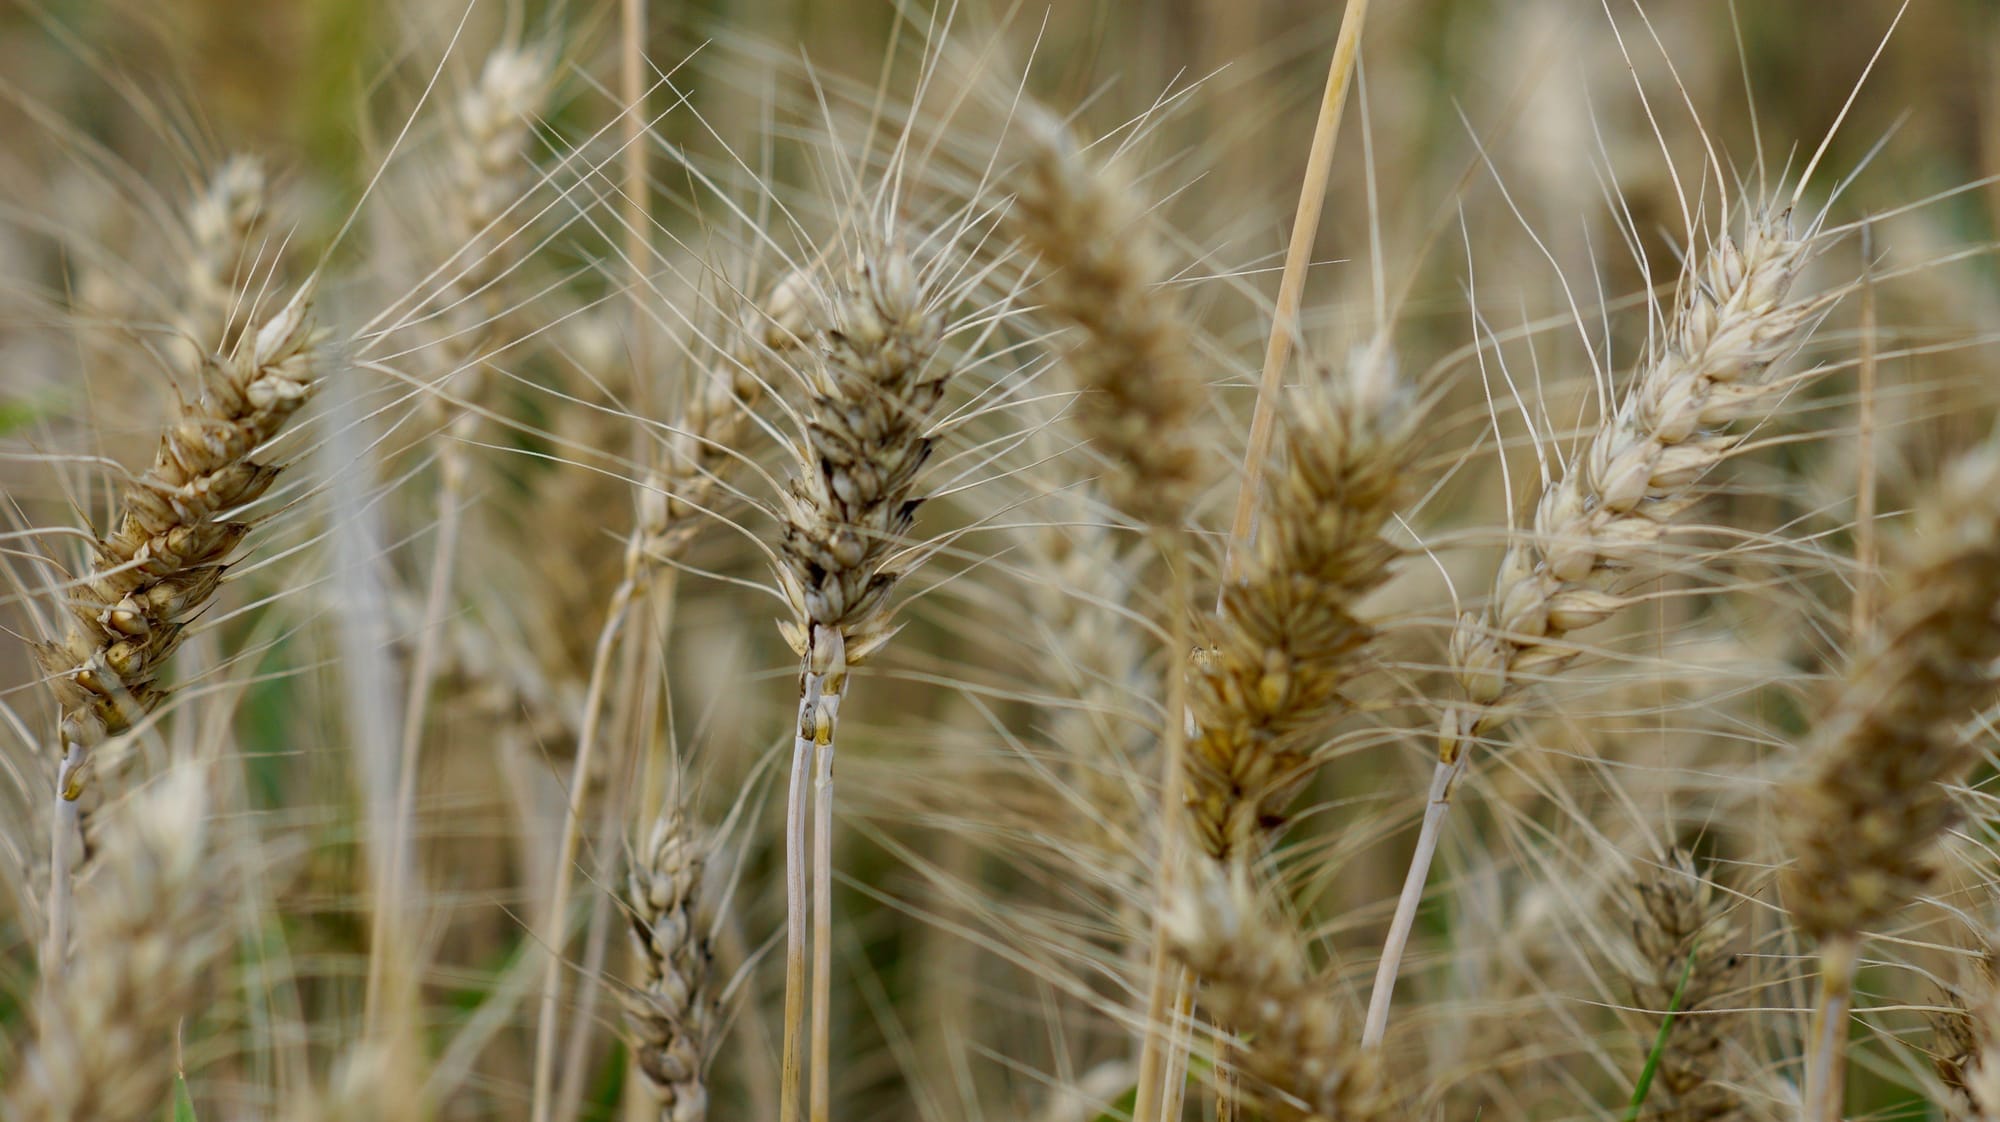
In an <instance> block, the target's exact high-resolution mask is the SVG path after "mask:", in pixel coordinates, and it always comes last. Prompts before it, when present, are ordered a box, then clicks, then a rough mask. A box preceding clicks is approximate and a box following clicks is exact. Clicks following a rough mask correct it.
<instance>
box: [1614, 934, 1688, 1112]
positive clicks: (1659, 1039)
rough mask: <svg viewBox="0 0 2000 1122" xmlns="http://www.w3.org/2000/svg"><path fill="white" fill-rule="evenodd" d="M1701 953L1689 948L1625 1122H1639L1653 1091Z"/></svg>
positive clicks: (1634, 1088) (1629, 1104)
mask: <svg viewBox="0 0 2000 1122" xmlns="http://www.w3.org/2000/svg"><path fill="white" fill-rule="evenodd" d="M1700 953H1701V946H1700V945H1699V944H1696V945H1695V946H1692V947H1689V948H1688V960H1687V965H1686V966H1683V967H1681V980H1680V983H1679V984H1678V985H1676V986H1675V987H1674V996H1673V997H1672V998H1671V999H1669V1000H1668V1002H1667V1015H1666V1016H1664V1017H1662V1018H1660V1031H1659V1032H1658V1033H1656V1034H1655V1035H1654V1036H1653V1050H1652V1051H1651V1052H1648V1053H1647V1054H1646V1066H1645V1067H1643V1068H1640V1069H1639V1082H1637V1083H1636V1084H1634V1085H1633V1087H1632V1101H1631V1102H1628V1103H1626V1104H1625V1122H1638V1118H1639V1108H1640V1107H1642V1106H1645V1105H1646V1093H1647V1092H1648V1091H1651V1090H1652V1089H1653V1076H1654V1075H1655V1074H1657V1073H1658V1072H1659V1070H1660V1057H1661V1056H1662V1055H1664V1054H1665V1053H1666V1051H1667V1034H1668V1033H1670V1032H1672V1031H1674V1014H1676V1013H1678V1012H1680V1008H1681V998H1682V997H1684V996H1686V995H1687V988H1688V979H1689V978H1692V977H1694V958H1695V955H1697V954H1700Z"/></svg>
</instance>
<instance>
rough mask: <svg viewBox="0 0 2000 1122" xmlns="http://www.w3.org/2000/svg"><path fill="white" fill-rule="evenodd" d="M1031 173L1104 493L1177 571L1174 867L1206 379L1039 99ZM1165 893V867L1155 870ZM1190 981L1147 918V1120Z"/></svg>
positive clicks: (1025, 200) (1020, 206)
mask: <svg viewBox="0 0 2000 1122" xmlns="http://www.w3.org/2000/svg"><path fill="white" fill-rule="evenodd" d="M1023 123H1024V132H1025V134H1026V137H1027V153H1026V158H1025V167H1024V171H1025V176H1024V181H1023V185H1022V188H1021V191H1020V194H1019V196H1018V197H1017V198H1016V199H1015V200H1014V206H1013V208H1012V209H1011V210H1010V212H1009V216H1008V217H1009V221H1010V223H1011V224H1012V228H1013V229H1014V231H1015V232H1016V234H1017V236H1018V237H1019V238H1020V239H1021V241H1022V242H1023V244H1025V245H1026V246H1027V247H1028V249H1030V250H1031V251H1033V252H1034V253H1035V254H1036V255H1037V257H1038V260H1039V263H1040V265H1041V267H1042V269H1043V270H1044V275H1043V276H1042V278H1041V280H1040V282H1039V284H1038V285H1037V286H1036V289H1035V292H1036V294H1037V295H1038V296H1039V297H1040V298H1041V299H1042V300H1043V302H1044V307H1045V308H1046V309H1047V310H1048V311H1049V312H1050V313H1051V314H1053V315H1054V316H1055V317H1056V318H1057V319H1059V320H1061V321H1063V322H1064V323H1067V324H1069V325H1071V326H1073V327H1074V328H1076V329H1077V336H1078V338H1077V340H1076V342H1075V344H1074V345H1073V346H1072V347H1071V348H1070V349H1069V351H1068V353H1067V354H1066V356H1065V360H1066V365H1067V367H1068V369H1069V372H1070V375H1071V377H1072V378H1073V379H1074V381H1075V383H1076V385H1077V388H1078V389H1079V390H1080V391H1081V393H1080V394H1079V396H1078V398H1077V402H1076V410H1075V412H1076V423H1077V427H1078V428H1079V430H1080V431H1081V432H1082V433H1083V435H1084V436H1085V438H1086V439H1088V441H1089V442H1090V446H1091V447H1092V448H1093V449H1094V450H1095V451H1096V452H1097V454H1098V455H1099V456H1100V457H1101V458H1102V459H1103V460H1104V462H1105V475H1104V479H1103V487H1104V491H1105V494H1106V496H1107V497H1108V498H1109V499H1110V501H1111V504H1112V505H1113V506H1114V507H1116V508H1117V509H1119V510H1121V511H1123V512H1124V513H1125V514H1126V515H1127V516H1128V517H1131V518H1133V519H1134V520H1136V521H1138V522H1140V523H1141V524H1142V525H1145V526H1147V527H1149V528H1150V529H1151V530H1152V532H1153V537H1154V540H1155V543H1156V546H1157V548H1158V550H1159V553H1160V555H1161V558H1162V560H1163V562H1164V563H1165V565H1166V566H1167V568H1168V570H1169V573H1170V576H1171V579H1172V581H1173V582H1174V585H1175V589H1174V594H1173V595H1172V596H1170V597H1169V598H1168V601H1167V602H1168V603H1169V604H1170V605H1172V608H1171V610H1172V612H1173V620H1172V626H1171V627H1170V628H1169V629H1168V630H1169V638H1168V641H1167V659H1166V665H1167V667H1168V669H1167V674H1168V675H1169V677H1168V679H1167V690H1166V694H1167V699H1166V700H1167V709H1166V713H1165V714H1164V717H1163V728H1162V730H1161V732H1162V735H1161V746H1162V751H1161V752H1160V768H1161V778H1160V808H1161V814H1160V815H1159V828H1160V846H1161V849H1160V854H1161V856H1160V858H1159V860H1158V863H1157V865H1156V868H1159V869H1162V870H1165V869H1167V868H1169V867H1171V864H1172V862H1171V858H1170V856H1169V855H1170V853H1171V851H1172V847H1173V846H1174V845H1175V844H1176V829H1175V823H1174V817H1175V815H1174V813H1173V811H1174V808H1175V807H1176V806H1177V805H1178V804H1179V802H1180V798H1181V796H1180V786H1181V772H1182V770H1183V763H1182V757H1183V756H1184V755H1185V750H1184V743H1183V742H1184V740H1185V738H1186V733H1185V716H1184V714H1185V712H1186V707H1187V690H1188V683H1187V675H1186V673H1185V671H1184V669H1183V662H1184V659H1185V657H1186V651H1187V649H1188V647H1189V633H1188V623H1187V613H1186V611H1185V610H1184V605H1185V603H1186V600H1187V596H1186V585H1187V580H1188V575H1187V565H1186V561H1187V558H1186V552H1187V543H1186V535H1185V532H1184V524H1185V522H1186V519H1187V509H1188V505H1189V504H1190V503H1191V502H1192V501H1193V499H1194V496H1195V494H1196V493H1197V491H1198V490H1199V489H1200V486H1201V483H1202V481H1203V477H1204V475H1205V474H1206V473H1205V472H1204V471H1203V467H1202V465H1203V462H1204V461H1203V459H1202V457H1201V456H1200V455H1199V447H1198V444H1197V441H1196V439H1195V435H1196V429H1195V422H1196V420H1197V418H1198V416H1199V414H1200V412H1201V409H1202V406H1203V389H1202V385H1201V382H1200V381H1199V380H1198V379H1197V378H1196V377H1195V375H1194V372H1193V370H1192V369H1191V368H1190V367H1189V365H1188V353H1189V348H1190V343H1191V338H1190V334H1189V331H1188V328H1187V324H1186V321H1185V319H1184V318H1183V315H1182V312H1181V309H1180V307H1179V304H1178V303H1177V302H1176V301H1174V300H1173V299H1172V298H1171V297H1169V296H1168V295H1167V294H1166V292H1165V291H1164V290H1163V289H1162V287H1161V282H1162V281H1163V280H1164V279H1165V267H1164V264H1163V262H1162V260H1161V258H1160V256H1159V253H1158V251H1157V250H1156V249H1155V247H1154V245H1153V243H1152V240H1151V238H1150V237H1148V236H1147V234H1146V232H1145V229H1144V226H1143V219H1144V210H1143V208H1142V207H1141V205H1140V203H1139V199H1138V196H1137V195H1136V193H1135V192H1133V191H1132V189H1131V188H1130V187H1129V186H1128V185H1126V184H1125V183H1124V182H1123V181H1121V180H1120V179H1119V178H1118V177H1117V176H1115V175H1113V174H1112V173H1111V172H1110V171H1109V170H1108V169H1106V168H1102V167H1097V166H1093V165H1091V164H1090V163H1088V162H1087V161H1085V160H1084V159H1083V157H1082V154H1081V153H1079V152H1078V151H1077V149H1076V146H1075V144H1074V143H1073V142H1072V141H1071V140H1070V138H1069V136H1068V134H1067V133H1066V132H1065V131H1064V130H1063V128H1062V127H1061V125H1060V124H1059V123H1057V122H1056V121H1055V120H1053V119H1052V118H1050V117H1049V116H1048V115H1047V114H1045V113H1043V112H1042V111H1040V110H1036V109H1030V110H1029V111H1028V112H1026V113H1025V114H1024V115H1023ZM1157 879H1158V880H1159V892H1160V893H1161V897H1162V900H1163V901H1164V898H1165V894H1166V893H1167V891H1168V887H1167V883H1166V881H1167V878H1166V877H1165V876H1164V875H1161V876H1159V877H1158V878H1157ZM1185 993H1186V982H1185V979H1183V978H1182V977H1180V971H1179V968H1178V967H1177V966H1174V965H1173V964H1172V963H1171V962H1170V961H1169V959H1168V956H1167V953H1166V943H1165V936H1164V934H1163V933H1162V931H1161V930H1160V929H1159V927H1158V925H1157V923H1156V925H1155V933H1154V938H1153V953H1152V963H1151V980H1150V982H1149V985H1148V990H1147V999H1146V1006H1147V1024H1146V1030H1145V1038H1144V1043H1143V1044H1142V1045H1141V1050H1140V1060H1139V1076H1138V1078H1139V1097H1138V1101H1137V1103H1136V1104H1135V1105H1134V1117H1135V1118H1137V1119H1139V1120H1140V1122H1155V1120H1156V1119H1157V1118H1159V1117H1162V1116H1163V1114H1164V1105H1165V1100H1166V1099H1168V1098H1170V1097H1171V1096H1172V1094H1173V1093H1175V1091H1177V1089H1178V1087H1179V1085H1180V1079H1179V1076H1178V1074H1177V1073H1176V1071H1175V1070H1174V1069H1175V1068H1177V1067H1178V1063H1177V1059H1176V1058H1175V1057H1170V1056H1168V1055H1166V1054H1165V1053H1164V1052H1163V1051H1162V1044H1163V1041H1162V1028H1163V1026H1164V1025H1165V1024H1166V1018H1167V1012H1168V1008H1169V1006H1170V1005H1171V1006H1176V1007H1178V1006H1180V1005H1182V1004H1184V1003H1185Z"/></svg>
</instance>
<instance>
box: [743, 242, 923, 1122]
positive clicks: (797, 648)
mask: <svg viewBox="0 0 2000 1122" xmlns="http://www.w3.org/2000/svg"><path fill="white" fill-rule="evenodd" d="M943 333H944V318H943V316H942V314H941V313H940V312H939V310H938V309H937V308H935V307H934V306H933V304H932V299H931V294H930V292H929V290H928V288H927V286H926V283H925V278H924V277H923V276H922V275H921V274H920V273H919V272H918V269H917V267H916V265H915V264H914V263H913V262H912V261H911V260H910V259H909V257H908V256H907V255H905V254H904V252H903V251H902V250H901V249H899V248H896V247H894V246H884V247H881V248H879V249H877V250H875V251H873V252H870V253H867V254H866V255H864V256H863V257H862V258H861V259H860V261H859V263H858V264H857V266H856V267H855V269H854V270H853V273H852V275H850V276H849V277H848V278H847V279H846V282H845V283H844V284H843V285H842V286H841V287H840V288H839V290H838V291H837V292H836V293H835V295H834V297H833V300H832V302H831V307H830V308H828V309H827V315H826V319H825V327H824V331H823V332H822V336H821V340H822V345H821V351H820V355H819V361H818V363H817V364H816V365H815V366H813V367H812V368H811V369H810V372H809V373H810V376H811V381H812V385H811V390H812V400H811V402H810V403H809V406H808V413H807V422H806V426H805V438H804V441H803V444H802V446H801V447H799V448H798V449H797V452H798V458H799V464H798V470H797V472H796V473H795V474H794V475H793V476H792V479H791V482H790V485H789V487H788V489H787V491H786V493H785V495H784V497H783V502H784V505H783V512H782V513H783V523H784V525H783V534H782V537H781V539H780V541H779V545H778V555H779V561H780V563H779V564H778V566H777V577H778V585H779V588H780V589H781V590H782V592H783V594H784V597H785V600H786V602H787V603H788V604H789V605H790V607H791V610H792V618H791V619H788V620H781V621H780V622H779V628H780V630H781V632H782V633H783V635H784V637H785V640H786V642H787V643H789V644H790V645H791V648H792V650H793V651H794V652H795V653H797V654H798V656H799V659H800V665H799V708H798V724H797V734H796V737H795V739H794V746H793V755H792V781H791V786H790V794H789V799H788V808H787V812H786V830H785V836H786V841H787V849H786V869H787V874H786V885H787V895H786V902H787V914H788V916H789V923H788V926H787V943H786V951H787V955H786V979H785V980H786V985H785V993H786V1001H785V1008H786V1013H785V1047H784V1053H785V1058H784V1072H783V1080H784V1082H783V1087H784V1092H785V1095H784V1099H785V1105H784V1106H783V1107H782V1108H781V1110H782V1117H783V1118H784V1119H786V1120H787V1122H789V1120H790V1119H792V1118H794V1117H795V1116H796V1111H797V1090H796V1088H797V1085H798V1078H799V1052H798V1043H799V1039H798V1038H799V1029H800V1014H801V1008H802V1005H801V1003H802V999H803V996H804V993H803V986H804V977H803V971H804V947H805V931H804V919H805V915H806V904H805V890H806V873H807V865H806V861H805V845H806V837H805V831H806V795H807V786H808V776H810V783H811V790H812V795H813V801H812V826H813V837H812V863H811V869H810V871H811V883H812V887H813V904H812V916H813V925H814V927H813V940H812V942H813V966H812V986H813V992H812V1062H811V1079H812V1083H811V1100H810V1112H811V1114H810V1117H811V1119H812V1122H825V1120H826V1118H827V1117H828V1114H829V1111H830V1105H829V1103H828V1096H829V1084H828V1081H829V1077H830V1073H829V1071H828V1064H829V1059H828V1048H829V1044H830V1041H829V1039H828V1038H829V1036H830V1034H831V1031H832V1030H831V1026H830V1023H829V1022H830V1017H831V1010H832V1006H831V1000H830V993H829V990H828V986H829V983H830V979H829V977H828V975H829V973H830V972H831V969H832V930H831V921H832V907H833V885H832V877H833V870H832V864H833V853H832V850H833V760H834V736H835V730H836V728H837V726H838V723H839V718H840V704H841V700H842V698H843V697H844V696H845V693H846V689H847V672H848V669H849V668H850V667H852V666H855V665H858V664H859V663H861V662H862V661H864V660H865V659H867V658H868V656H870V655H871V654H873V653H874V652H875V651H877V650H878V649H880V648H881V646H882V644H884V643H886V642H888V640H889V638H890V637H891V636H892V635H893V634H894V630H895V629H894V628H893V626H892V625H891V612H890V606H889V601H890V594H891V593H892V592H894V591H895V588H896V584H897V582H898V581H899V580H900V579H901V577H902V572H901V571H900V570H898V569H897V568H896V567H895V566H894V565H893V563H892V562H893V559H894V556H895V554H896V553H897V552H898V551H899V550H900V549H901V548H902V545H903V541H904V537H905V535H906V533H907V532H908V530H909V528H910V525H911V522H912V520H913V519H914V518H915V516H916V510H917V507H918V505H919V504H920V503H921V502H922V500H921V499H920V498H917V497H915V488H916V478H917V472H918V470H919V469H921V468H922V467H923V464H924V461H925V460H926V459H928V458H929V456H930V452H931V447H932V444H933V441H934V437H933V436H932V434H931V431H930V429H931V424H932V422H933V420H934V418H935V415H936V412H937V408H938V405H939V403H940V402H941V401H942V400H943V397H944V391H945V386H946V383H947V381H948V380H949V379H950V377H951V374H952V366H951V364H950V363H948V362H938V361H935V359H936V357H937V352H938V348H939V346H940V345H941V343H942V342H943Z"/></svg>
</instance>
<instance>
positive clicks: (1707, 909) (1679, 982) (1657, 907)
mask: <svg viewBox="0 0 2000 1122" xmlns="http://www.w3.org/2000/svg"><path fill="white" fill-rule="evenodd" d="M1631 935H1632V949H1633V950H1634V951H1636V952H1637V954H1638V963H1639V969H1638V970H1636V971H1634V972H1632V974H1631V976H1630V977H1631V984H1632V995H1633V999H1634V1001H1635V1003H1636V1004H1637V1006H1638V1008H1639V1009H1640V1010H1641V1011H1642V1012H1643V1013H1644V1014H1645V1016H1646V1018H1647V1020H1649V1021H1657V1019H1658V1018H1660V1017H1661V1016H1664V1015H1668V1011H1669V1010H1671V1016H1672V1017H1673V1023H1672V1024H1671V1026H1669V1028H1668V1029H1667V1035H1666V1038H1665V1040H1664V1044H1663V1047H1661V1048H1660V1051H1659V1066H1658V1068H1657V1069H1656V1075H1655V1078H1654V1082H1653V1088H1652V1093H1651V1095H1649V1096H1648V1098H1647V1101H1646V1114H1645V1117H1646V1118H1649V1119H1660V1120H1663V1122H1726V1120H1729V1119H1740V1118H1743V1117H1745V1116H1746V1115H1745V1113H1744V1112H1745V1109H1746V1108H1745V1105H1744V1103H1743V1101H1742V1095H1741V1093H1740V1092H1738V1091H1737V1090H1736V1089H1735V1087H1734V1086H1732V1085H1731V1084H1730V1082H1729V1080H1728V1075H1729V1061H1728V1057H1726V1056H1725V1055H1724V1054H1723V1049H1724V1047H1725V1045H1726V1044H1727V1042H1728V1040H1729V1030H1730V1028H1731V1026H1732V1025H1733V1024H1734V1023H1735V1022H1736V1021H1737V1020H1738V1019H1739V1015H1737V1014H1732V1013H1729V1012H1727V1011H1726V1006H1727V1005H1728V1004H1729V1003H1730V1001H1729V999H1730V997H1731V995H1732V994H1733V993H1734V991H1735V989H1736V987H1737V986H1738V984H1739V981H1740V979H1741V977H1742V974H1743V958H1742V957H1741V956H1740V955H1738V954H1737V953H1736V951H1735V948H1734V945H1733V944H1734V943H1735V941H1736V929H1735V925H1734V924H1733V923H1732V922H1731V920H1730V918H1729V901H1728V898H1727V897H1726V896H1724V895H1722V894H1721V893H1720V892H1719V891H1717V889H1716V886H1715V884H1714V882H1712V881H1710V880H1708V879H1707V878H1706V877H1704V876H1702V875H1701V873H1700V872H1699V871H1698V870H1696V868H1695V866H1694V858H1693V856H1692V855H1691V854H1689V853H1688V852H1686V851H1685V850H1679V849H1676V850H1674V851H1673V852H1671V853H1669V854H1667V855H1666V857H1665V858H1664V859H1663V860H1662V861H1661V862H1660V863H1659V864H1658V865H1655V866H1649V867H1647V868H1645V869H1643V870H1642V871H1641V872H1640V875H1639V880H1638V884H1637V887H1636V890H1635V891H1634V894H1633V900H1632V912H1631ZM1647 1028H1648V1031H1646V1032H1643V1033H1641V1039H1644V1040H1651V1039H1653V1038H1654V1036H1655V1035H1656V1031H1657V1028H1658V1026H1657V1024H1651V1025H1648V1026H1647Z"/></svg>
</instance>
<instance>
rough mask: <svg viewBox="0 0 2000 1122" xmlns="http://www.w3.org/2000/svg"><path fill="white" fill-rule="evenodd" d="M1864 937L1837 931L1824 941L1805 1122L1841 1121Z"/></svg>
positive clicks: (1809, 1057)
mask: <svg viewBox="0 0 2000 1122" xmlns="http://www.w3.org/2000/svg"><path fill="white" fill-rule="evenodd" d="M1859 952H1860V940H1859V939H1858V938H1856V937H1855V936H1853V935H1834V936H1830V937H1828V938H1827V940H1826V941H1825V942H1824V943H1822V944H1821V945H1820V950H1819V1000H1818V1002H1816V1003H1815V1004H1814V1006H1813V1019H1812V1036H1811V1039H1812V1050H1811V1051H1809V1052H1807V1053H1806V1101H1805V1109H1804V1110H1803V1111H1802V1112H1801V1113H1800V1115H1799V1116H1800V1117H1801V1118H1802V1119H1804V1120H1805V1122H1840V1113H1841V1107H1842V1106H1844V1105H1846V1104H1845V1100H1846V1097H1847V1096H1846V1090H1847V1048H1846V1043H1847V1009H1848V1006H1849V1005H1850V1004H1851V1003H1852V1001H1853V999H1854V966H1855V960H1856V958H1857V956H1858V954H1859Z"/></svg>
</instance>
